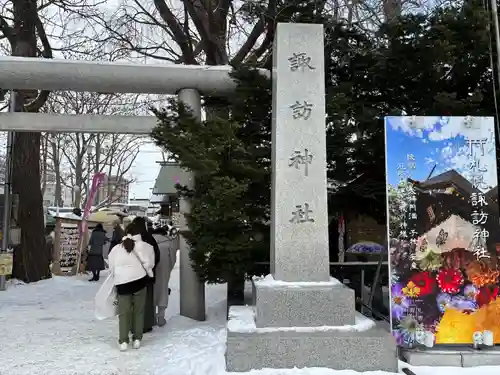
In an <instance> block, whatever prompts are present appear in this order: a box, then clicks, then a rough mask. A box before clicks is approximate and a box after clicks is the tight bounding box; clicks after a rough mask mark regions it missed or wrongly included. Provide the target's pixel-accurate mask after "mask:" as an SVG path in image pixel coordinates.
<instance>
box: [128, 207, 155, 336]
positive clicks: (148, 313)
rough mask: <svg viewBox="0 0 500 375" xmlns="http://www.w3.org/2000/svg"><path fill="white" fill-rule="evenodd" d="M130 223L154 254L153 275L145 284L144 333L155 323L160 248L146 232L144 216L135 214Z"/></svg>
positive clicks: (151, 328) (150, 329) (149, 330)
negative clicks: (155, 288)
mask: <svg viewBox="0 0 500 375" xmlns="http://www.w3.org/2000/svg"><path fill="white" fill-rule="evenodd" d="M132 223H133V224H135V225H137V227H138V228H140V230H141V237H142V240H143V241H145V242H147V243H148V244H150V245H151V246H152V247H153V250H154V254H155V258H154V259H155V262H154V267H153V277H151V279H150V280H149V283H148V286H147V294H146V310H145V312H144V333H147V332H151V331H152V330H153V326H154V325H155V321H156V316H155V315H156V314H155V305H154V284H155V275H156V266H157V265H158V263H159V262H160V248H159V247H158V243H157V242H156V240H155V238H154V237H153V235H152V234H151V233H150V232H148V226H147V222H146V219H145V218H143V217H141V216H137V217H136V218H135V219H134V220H133V221H132Z"/></svg>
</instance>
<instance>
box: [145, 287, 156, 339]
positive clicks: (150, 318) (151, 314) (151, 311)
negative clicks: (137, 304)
mask: <svg viewBox="0 0 500 375" xmlns="http://www.w3.org/2000/svg"><path fill="white" fill-rule="evenodd" d="M153 288H154V284H153V283H150V284H148V286H147V288H146V305H145V306H144V332H150V331H151V330H152V329H153V326H154V325H155V306H154V289H153Z"/></svg>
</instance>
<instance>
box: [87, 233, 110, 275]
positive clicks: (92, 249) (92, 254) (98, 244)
mask: <svg viewBox="0 0 500 375" xmlns="http://www.w3.org/2000/svg"><path fill="white" fill-rule="evenodd" d="M108 241H109V239H108V237H106V231H105V230H104V228H103V226H102V224H101V223H99V224H97V225H96V226H95V228H94V230H93V231H92V234H91V235H90V239H89V251H88V254H87V269H88V270H89V271H91V272H92V278H91V279H90V280H89V281H99V276H100V273H101V271H102V270H103V269H104V268H105V267H104V257H103V255H102V248H103V247H104V245H105V244H106V242H108Z"/></svg>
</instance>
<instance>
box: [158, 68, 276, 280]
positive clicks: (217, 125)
mask: <svg viewBox="0 0 500 375" xmlns="http://www.w3.org/2000/svg"><path fill="white" fill-rule="evenodd" d="M232 76H233V78H234V79H235V81H236V82H237V88H236V91H235V92H234V94H233V95H231V97H230V98H228V99H227V100H223V101H221V100H215V99H211V98H206V104H208V105H209V106H210V107H212V108H213V107H214V106H220V107H223V108H228V109H229V118H228V119H221V118H217V117H216V118H213V119H209V120H206V121H202V123H201V124H200V123H198V121H196V119H195V118H193V117H192V115H191V113H190V112H189V109H188V108H186V107H185V106H184V105H183V104H182V103H180V102H178V101H177V100H174V99H173V100H171V101H170V102H169V104H168V106H167V108H166V109H164V110H161V111H156V115H157V116H158V118H159V120H160V121H159V123H160V124H159V126H158V127H157V128H156V129H155V130H154V131H153V138H154V139H155V141H156V143H157V145H159V146H160V147H163V148H165V149H166V150H169V151H170V152H171V153H172V154H174V155H176V158H177V160H178V161H179V163H180V165H181V166H182V167H185V168H188V169H190V170H191V171H193V172H194V174H195V176H196V177H195V183H194V189H193V190H188V189H186V187H181V186H178V188H179V192H180V194H181V195H184V196H186V197H189V199H190V200H191V205H192V206H191V214H189V215H188V216H187V222H188V225H189V228H190V229H191V232H190V233H189V234H187V239H188V241H189V243H190V245H191V249H192V250H191V259H192V260H193V261H194V264H195V269H196V271H197V273H198V274H199V275H200V276H201V277H202V278H203V279H204V280H206V281H208V282H210V283H221V282H231V281H233V280H234V279H235V278H236V279H240V278H242V277H244V276H245V274H246V273H247V272H248V271H249V269H251V267H252V266H253V263H254V262H255V260H257V259H259V257H260V256H266V255H267V254H268V253H269V236H268V232H269V228H268V223H269V202H270V158H271V148H270V139H271V134H270V129H271V107H270V105H271V89H270V87H271V86H270V82H269V80H268V79H267V78H266V77H264V76H262V75H260V74H259V73H258V72H257V71H255V70H251V69H246V68H241V69H238V70H236V71H235V72H233V73H232ZM261 260H262V259H261Z"/></svg>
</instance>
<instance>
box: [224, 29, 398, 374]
mask: <svg viewBox="0 0 500 375" xmlns="http://www.w3.org/2000/svg"><path fill="white" fill-rule="evenodd" d="M323 40H324V36H323V26H322V25H316V24H297V23H290V24H278V27H277V32H276V37H275V45H274V53H273V72H272V79H273V127H272V195H271V197H272V198H271V199H272V201H271V209H272V218H271V274H270V275H268V276H266V277H265V278H254V279H253V291H254V301H255V306H245V307H242V306H232V307H231V309H230V311H229V322H228V327H227V328H228V332H227V351H226V366H227V370H228V371H242V372H243V371H249V370H251V369H261V368H266V367H267V368H293V367H329V368H333V369H339V370H340V369H353V370H357V371H369V370H384V371H394V372H396V371H397V357H396V345H395V342H394V339H393V338H392V336H391V334H390V333H389V332H388V331H385V330H382V329H379V328H377V326H376V324H375V322H373V321H372V320H370V319H369V318H367V317H364V316H362V315H361V314H358V313H356V311H355V296H354V290H352V289H349V288H347V287H346V286H344V285H343V284H342V283H340V282H339V281H338V280H335V279H332V278H330V272H329V251H328V228H327V227H328V214H327V191H326V133H325V73H324V70H325V68H324V46H323Z"/></svg>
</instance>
